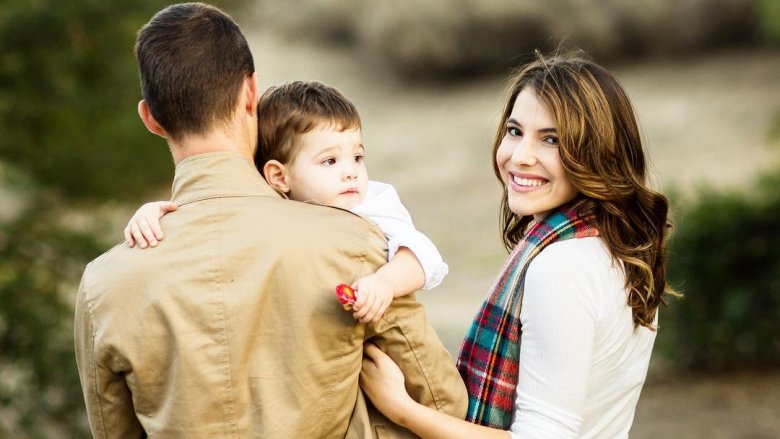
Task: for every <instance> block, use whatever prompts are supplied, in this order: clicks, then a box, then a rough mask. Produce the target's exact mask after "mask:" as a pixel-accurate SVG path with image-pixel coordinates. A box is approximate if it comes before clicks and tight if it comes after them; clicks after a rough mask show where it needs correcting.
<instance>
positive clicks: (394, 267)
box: [376, 247, 425, 297]
mask: <svg viewBox="0 0 780 439" xmlns="http://www.w3.org/2000/svg"><path fill="white" fill-rule="evenodd" d="M376 275H377V276H380V277H381V278H382V280H384V281H385V282H387V283H388V284H389V285H390V288H391V289H392V290H393V297H401V296H405V295H407V294H411V293H413V292H415V291H417V290H419V289H420V288H422V287H423V286H424V285H425V271H424V270H423V267H422V265H421V264H420V261H419V260H418V259H417V256H415V255H414V253H413V252H412V251H411V250H409V248H407V247H401V248H400V249H398V251H397V252H396V253H395V255H394V256H393V258H392V259H390V261H389V262H388V263H387V264H385V265H383V266H381V267H379V270H377V271H376Z"/></svg>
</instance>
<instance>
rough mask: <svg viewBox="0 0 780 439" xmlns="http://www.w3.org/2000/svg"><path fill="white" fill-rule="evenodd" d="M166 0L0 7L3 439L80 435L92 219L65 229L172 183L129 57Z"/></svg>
mask: <svg viewBox="0 0 780 439" xmlns="http://www.w3.org/2000/svg"><path fill="white" fill-rule="evenodd" d="M169 3H170V2H167V1H163V0H112V1H110V2H107V1H103V0H73V1H67V2H62V1H54V0H0V133H2V135H1V136H0V176H2V177H3V178H5V179H7V177H8V174H14V178H13V179H11V180H12V181H0V202H2V203H3V208H2V210H0V437H9V438H11V437H14V438H16V437H22V438H52V437H58V438H59V437H68V438H78V437H88V429H87V428H86V412H85V410H84V403H83V396H82V394H81V388H80V386H79V381H78V374H77V370H76V364H75V357H74V353H73V331H72V322H73V307H72V298H73V297H75V294H76V289H77V286H78V283H79V279H80V276H81V272H82V271H83V269H84V266H85V265H86V263H87V262H88V261H89V260H90V259H92V258H94V257H96V256H97V255H98V254H99V253H100V251H102V250H104V249H105V244H104V243H101V242H99V237H100V232H101V231H100V230H95V224H93V223H94V222H95V221H94V219H92V221H90V222H89V226H88V227H87V228H88V229H89V232H85V231H78V230H76V229H75V228H74V227H73V224H70V223H69V222H72V221H73V218H72V217H73V214H74V212H75V213H79V212H86V215H87V216H89V215H90V214H89V212H90V210H91V206H94V205H95V203H100V202H104V201H107V200H113V199H120V200H125V201H132V202H133V203H135V202H137V200H139V199H141V198H142V197H143V196H144V193H145V192H146V191H149V190H152V189H156V188H158V187H159V186H160V185H161V184H162V183H163V182H167V181H169V180H170V179H171V177H172V175H173V164H172V160H171V156H170V153H169V152H168V148H167V145H166V144H165V141H164V140H162V139H159V138H157V137H155V136H153V135H152V134H150V133H148V132H147V131H146V129H145V128H144V127H143V125H142V124H141V123H140V120H139V119H138V116H137V113H136V105H137V102H138V100H140V99H141V92H140V86H139V80H138V74H137V70H136V66H135V59H134V56H133V44H134V42H135V32H136V31H137V30H138V29H139V28H140V27H141V26H142V25H143V24H144V23H145V22H146V21H147V20H149V18H151V16H152V15H153V14H154V13H155V12H157V11H158V10H160V9H162V8H163V7H164V6H166V5H167V4H169ZM211 3H215V4H218V5H220V6H223V7H227V8H230V7H237V6H238V4H239V3H241V1H240V0H224V1H218V2H211ZM229 10H230V9H229ZM7 171H9V172H7ZM10 171H12V172H10ZM14 194H15V195H14ZM16 198H19V199H21V198H23V199H24V202H22V203H15V202H13V201H14V199H16ZM14 205H17V206H16V207H14ZM83 214H84V213H82V215H83ZM76 216H78V215H76ZM82 226H83V225H82ZM82 228H84V227H82Z"/></svg>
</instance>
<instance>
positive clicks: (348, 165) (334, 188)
mask: <svg viewBox="0 0 780 439" xmlns="http://www.w3.org/2000/svg"><path fill="white" fill-rule="evenodd" d="M337 128H338V127H337V126H335V125H332V124H328V125H319V126H317V127H316V128H314V129H313V130H311V131H309V132H308V133H305V134H303V135H302V136H300V138H299V139H298V148H297V149H298V152H297V154H296V155H295V158H294V159H293V161H292V163H290V164H289V165H287V170H288V171H287V184H288V186H289V189H290V191H289V193H288V196H289V197H290V198H292V199H293V200H297V201H317V202H319V203H321V204H325V205H328V206H334V207H340V208H342V209H352V208H353V207H355V206H356V205H357V204H358V203H359V202H360V201H361V200H363V198H364V197H365V195H366V190H367V188H368V173H367V171H366V165H365V163H364V161H363V153H364V149H363V137H362V135H361V133H360V129H359V128H357V129H353V130H344V131H339V130H338V129H337Z"/></svg>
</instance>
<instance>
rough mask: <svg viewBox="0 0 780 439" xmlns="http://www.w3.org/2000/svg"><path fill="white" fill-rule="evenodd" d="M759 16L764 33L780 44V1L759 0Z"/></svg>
mask: <svg viewBox="0 0 780 439" xmlns="http://www.w3.org/2000/svg"><path fill="white" fill-rule="evenodd" d="M758 16H759V19H760V25H761V31H762V33H763V34H764V35H765V36H766V38H767V39H768V40H769V41H771V42H772V43H774V44H776V45H780V1H778V0H758Z"/></svg>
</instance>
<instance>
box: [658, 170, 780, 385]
mask: <svg viewBox="0 0 780 439" xmlns="http://www.w3.org/2000/svg"><path fill="white" fill-rule="evenodd" d="M778 188H780V172H777V173H775V174H773V175H769V176H766V177H764V178H763V179H761V181H760V183H759V184H758V185H757V187H756V188H754V189H753V190H751V191H750V192H749V193H747V194H740V193H726V194H719V193H714V192H712V191H706V192H703V193H702V194H701V195H700V197H699V201H698V202H696V203H694V204H693V205H691V206H689V207H684V208H683V209H682V212H681V213H682V216H681V219H680V220H679V222H678V226H677V230H676V232H675V235H674V237H673V239H672V241H671V246H670V259H669V260H670V270H669V275H670V279H671V282H672V284H673V285H674V286H676V287H677V288H679V289H680V290H682V292H683V293H684V294H685V297H684V299H683V300H680V301H675V303H674V304H673V306H672V312H671V313H670V315H669V316H668V317H667V318H666V320H667V322H668V321H669V320H670V318H671V320H672V321H671V322H670V323H671V326H670V327H666V328H664V329H663V330H662V331H661V334H662V336H663V337H665V338H667V339H668V338H671V340H667V342H669V344H671V345H672V350H673V352H674V354H675V356H676V357H677V360H679V362H680V365H681V366H683V367H684V368H687V369H691V370H706V371H721V370H729V369H737V368H761V367H777V366H780V191H778Z"/></svg>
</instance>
